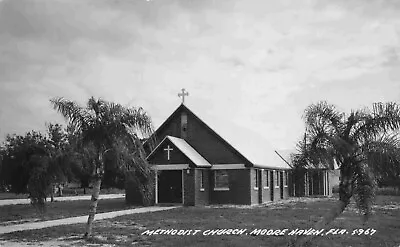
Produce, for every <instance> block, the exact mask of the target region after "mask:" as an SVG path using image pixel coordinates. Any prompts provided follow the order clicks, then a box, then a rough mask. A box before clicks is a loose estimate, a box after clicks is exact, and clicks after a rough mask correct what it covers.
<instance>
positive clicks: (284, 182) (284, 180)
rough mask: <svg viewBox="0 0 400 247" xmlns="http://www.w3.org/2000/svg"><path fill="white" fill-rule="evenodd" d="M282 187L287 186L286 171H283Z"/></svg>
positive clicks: (287, 177) (287, 175)
mask: <svg viewBox="0 0 400 247" xmlns="http://www.w3.org/2000/svg"><path fill="white" fill-rule="evenodd" d="M283 187H284V188H287V187H289V173H288V171H283Z"/></svg>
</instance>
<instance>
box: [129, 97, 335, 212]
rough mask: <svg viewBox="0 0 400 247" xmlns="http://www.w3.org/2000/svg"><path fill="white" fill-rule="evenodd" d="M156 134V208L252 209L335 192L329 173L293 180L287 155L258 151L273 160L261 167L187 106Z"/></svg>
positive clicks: (152, 159)
mask: <svg viewBox="0 0 400 247" xmlns="http://www.w3.org/2000/svg"><path fill="white" fill-rule="evenodd" d="M154 135H155V139H156V146H155V148H154V149H153V150H152V151H151V152H150V153H149V154H148V156H147V159H148V162H149V164H151V165H152V166H153V167H154V168H155V169H156V170H157V175H156V176H157V179H156V185H155V193H154V202H155V203H156V204H159V203H179V204H183V205H186V206H197V205H209V204H245V205H251V204H261V203H265V202H270V201H277V200H282V199H286V198H288V197H289V196H298V195H300V196H301V195H322V196H324V195H325V196H329V195H330V194H331V192H332V191H331V187H332V183H331V182H330V178H331V176H330V172H329V171H328V170H325V169H313V170H309V171H308V172H306V173H305V174H304V175H303V176H301V177H300V178H296V179H293V176H291V167H290V166H289V165H288V163H287V160H286V159H285V158H284V157H283V155H281V154H280V153H279V152H276V151H274V150H263V147H257V149H258V152H263V153H265V154H266V155H270V156H271V157H273V159H270V160H271V161H270V162H269V163H258V162H257V160H252V157H246V156H245V154H242V153H241V151H240V150H237V149H235V148H234V147H233V146H232V145H231V144H230V143H229V140H224V139H223V138H222V137H221V136H220V135H219V134H218V133H216V132H215V131H214V130H213V129H212V128H211V127H210V126H208V125H207V124H206V123H205V122H203V121H202V119H200V118H199V117H198V116H197V115H196V114H195V113H194V112H192V111H191V110H190V109H189V108H188V107H186V106H185V105H184V104H183V103H182V104H181V105H180V106H179V107H178V108H177V109H176V110H175V111H174V112H173V113H172V114H171V115H170V116H169V117H168V118H167V120H165V122H164V123H163V124H162V125H161V126H160V127H159V128H158V129H157V130H156V131H155V133H154ZM249 143H251V141H250V142H249ZM254 148H256V147H254ZM128 193H129V192H128V190H127V197H128V196H129V195H128ZM132 199H133V200H135V199H134V198H132ZM127 200H128V198H127Z"/></svg>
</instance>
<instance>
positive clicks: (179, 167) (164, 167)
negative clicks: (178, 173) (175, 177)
mask: <svg viewBox="0 0 400 247" xmlns="http://www.w3.org/2000/svg"><path fill="white" fill-rule="evenodd" d="M152 168H153V169H155V170H183V169H188V168H189V164H171V165H153V166H152Z"/></svg>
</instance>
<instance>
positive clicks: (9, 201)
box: [0, 194, 125, 206]
mask: <svg viewBox="0 0 400 247" xmlns="http://www.w3.org/2000/svg"><path fill="white" fill-rule="evenodd" d="M91 197H92V196H91V195H87V196H61V197H54V201H56V202H58V201H78V200H90V198H91ZM124 197H125V194H104V195H101V194H100V200H101V199H115V198H124ZM48 200H50V198H48ZM30 203H31V201H30V200H29V199H4V200H0V206H4V205H17V204H30Z"/></svg>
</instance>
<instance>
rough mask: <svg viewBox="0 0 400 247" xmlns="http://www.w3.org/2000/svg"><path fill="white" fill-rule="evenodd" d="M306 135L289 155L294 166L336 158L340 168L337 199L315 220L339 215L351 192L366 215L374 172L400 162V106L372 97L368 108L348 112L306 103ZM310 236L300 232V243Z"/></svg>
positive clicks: (320, 225) (329, 219)
mask: <svg viewBox="0 0 400 247" xmlns="http://www.w3.org/2000/svg"><path fill="white" fill-rule="evenodd" d="M303 117H304V120H305V124H306V135H305V138H304V140H302V141H300V142H299V144H298V153H297V154H296V155H294V157H293V163H294V164H295V166H297V167H306V166H310V165H315V166H316V165H324V166H326V167H328V168H330V167H332V165H333V163H334V162H336V163H337V164H338V165H339V169H340V184H339V201H338V202H337V205H336V206H335V207H334V208H332V210H331V211H330V212H329V213H328V214H327V215H325V216H324V217H323V218H322V219H321V220H320V221H319V222H318V223H317V224H316V228H323V227H324V226H326V225H328V224H329V223H331V222H332V221H333V220H334V219H335V218H336V217H338V216H339V215H340V214H341V213H342V212H343V211H344V210H345V208H346V207H347V206H348V205H349V203H350V200H351V198H354V200H355V202H356V206H357V208H358V209H359V211H360V213H361V214H362V215H363V216H364V217H363V219H364V221H366V220H367V219H368V216H369V215H370V213H371V204H372V202H373V199H374V191H375V187H376V176H379V175H380V174H382V173H383V172H385V171H386V172H388V171H390V170H396V169H397V170H398V169H399V168H400V165H399V164H400V163H399V162H400V152H399V151H400V145H399V144H400V142H399V139H398V135H397V133H396V131H397V130H398V129H399V127H400V107H399V105H397V104H396V103H375V104H373V107H372V109H371V110H370V109H361V110H357V111H352V112H351V113H350V114H349V115H346V114H344V113H342V112H340V111H338V110H337V109H336V107H335V106H334V105H330V104H328V103H327V102H319V103H317V104H312V105H310V106H309V107H308V108H307V109H306V110H305V114H304V116H303ZM310 238H312V237H306V238H299V239H298V241H297V243H296V245H297V246H301V245H302V244H303V243H305V242H308V241H309V240H310Z"/></svg>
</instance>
